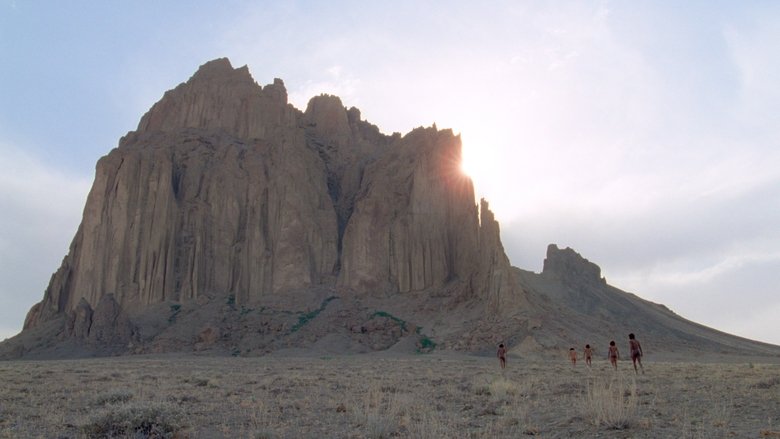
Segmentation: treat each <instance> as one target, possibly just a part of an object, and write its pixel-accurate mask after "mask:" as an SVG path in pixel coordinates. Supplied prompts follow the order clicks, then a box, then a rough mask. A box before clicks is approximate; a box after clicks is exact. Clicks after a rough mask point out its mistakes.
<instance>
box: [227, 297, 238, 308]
mask: <svg viewBox="0 0 780 439" xmlns="http://www.w3.org/2000/svg"><path fill="white" fill-rule="evenodd" d="M225 304H226V305H227V306H229V307H231V308H234V307H235V306H236V295H235V294H231V295H229V296H227V301H226V302H225Z"/></svg>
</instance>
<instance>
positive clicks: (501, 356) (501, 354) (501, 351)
mask: <svg viewBox="0 0 780 439" xmlns="http://www.w3.org/2000/svg"><path fill="white" fill-rule="evenodd" d="M496 356H497V357H498V361H499V363H501V369H505V368H506V347H504V343H501V344H499V345H498V352H496Z"/></svg>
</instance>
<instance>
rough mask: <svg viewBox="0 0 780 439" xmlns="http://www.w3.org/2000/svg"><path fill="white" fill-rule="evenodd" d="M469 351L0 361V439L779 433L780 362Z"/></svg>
mask: <svg viewBox="0 0 780 439" xmlns="http://www.w3.org/2000/svg"><path fill="white" fill-rule="evenodd" d="M619 366H620V370H619V371H617V372H614V371H613V370H611V369H610V368H609V365H608V363H607V362H606V361H605V360H597V361H595V362H594V365H593V368H592V369H589V368H587V367H586V366H585V365H584V364H579V363H578V364H577V367H576V368H572V367H571V366H570V365H569V364H567V363H566V361H565V358H562V359H561V361H558V362H555V363H544V362H542V361H541V360H536V361H531V360H521V359H516V358H510V360H509V367H508V368H507V369H506V370H505V371H504V372H503V373H502V371H500V369H499V368H498V363H497V361H496V360H495V359H493V358H484V357H470V356H462V355H448V354H430V355H408V356H388V355H386V354H385V355H355V356H333V357H327V356H322V357H307V356H293V355H290V356H286V357H285V356H267V357H258V358H232V357H230V358H214V357H191V356H175V357H123V358H108V359H88V360H69V361H40V362H22V361H19V362H0V380H1V382H2V384H1V385H0V386H1V387H0V437H1V438H102V437H131V438H145V437H177V438H222V437H224V438H323V437H333V438H396V437H398V438H503V437H530V436H535V437H543V438H547V437H605V438H634V437H638V438H658V437H674V438H719V437H723V438H732V437H737V438H743V437H744V438H761V437H770V438H771V437H777V438H780V365H778V364H759V363H756V364H753V363H747V362H745V363H741V364H739V363H701V364H697V363H675V362H646V364H645V369H646V374H645V375H638V376H635V375H634V372H633V370H632V369H631V365H630V362H626V361H621V363H620V365H619Z"/></svg>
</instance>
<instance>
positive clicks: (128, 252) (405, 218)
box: [0, 59, 780, 358]
mask: <svg viewBox="0 0 780 439" xmlns="http://www.w3.org/2000/svg"><path fill="white" fill-rule="evenodd" d="M460 159H461V141H460V137H459V136H456V135H454V134H453V133H452V131H451V130H438V129H437V128H436V127H435V126H434V127H430V128H417V129H415V130H413V131H411V132H409V133H408V134H406V135H403V136H402V135H400V134H397V133H396V134H393V135H385V134H383V133H381V132H380V131H379V129H378V128H377V127H376V126H374V125H372V124H370V123H368V122H366V121H364V120H362V119H361V114H360V111H359V110H358V109H356V108H354V107H353V108H349V109H347V108H345V107H344V106H343V104H342V102H341V100H340V99H339V98H338V97H335V96H328V95H321V96H317V97H314V98H312V99H311V100H310V102H309V104H308V106H307V108H306V111H304V112H301V111H300V110H298V109H296V108H294V107H293V106H292V105H290V104H289V103H288V102H287V91H286V89H285V87H284V84H283V82H282V81H281V80H279V79H276V80H274V82H273V83H272V84H269V85H266V86H264V87H261V86H260V85H258V84H257V83H256V82H255V81H254V80H253V79H252V77H251V75H250V74H249V70H248V69H247V67H241V68H238V69H234V68H233V67H232V66H231V65H230V62H229V61H228V60H227V59H217V60H214V61H210V62H208V63H206V64H204V65H203V66H201V67H200V69H199V70H198V71H197V72H196V73H195V74H194V75H193V76H192V77H191V78H190V79H189V80H188V81H187V82H186V83H183V84H180V85H179V86H177V87H176V88H175V89H173V90H170V91H168V92H166V93H165V95H164V96H163V97H162V99H161V100H160V101H159V102H157V103H156V104H155V105H154V106H153V107H152V108H151V110H149V112H148V113H147V114H146V115H144V116H143V117H142V118H141V121H140V123H139V124H138V129H137V130H136V131H133V132H130V133H128V134H127V135H126V136H125V137H123V138H122V139H121V140H120V142H119V146H118V147H117V148H115V149H114V150H112V151H111V152H110V153H109V154H108V155H106V156H105V157H103V158H101V159H100V161H99V162H98V164H97V168H96V174H95V181H94V184H93V186H92V189H91V191H90V193H89V196H88V199H87V202H86V206H85V208H84V215H83V219H82V223H81V225H80V226H79V228H78V231H77V232H76V235H75V237H74V239H73V242H72V244H71V247H70V251H69V253H68V255H67V256H66V257H65V258H64V260H63V262H62V265H61V266H60V268H59V269H58V270H57V271H56V272H55V273H54V275H53V276H52V278H51V281H50V284H49V286H48V288H47V289H46V291H45V293H44V297H43V300H42V301H41V302H40V303H38V304H36V305H35V306H33V308H32V309H31V310H30V311H29V313H28V315H27V318H26V320H25V324H24V331H23V332H22V333H21V334H20V335H19V336H17V337H15V338H13V339H10V340H8V341H6V342H5V343H3V344H2V345H0V355H2V356H5V357H19V356H26V357H30V358H35V357H36V356H37V357H41V358H44V357H47V358H48V357H63V356H82V355H107V354H122V353H145V352H166V351H192V350H207V351H213V352H216V353H225V352H230V353H232V354H234V355H261V354H264V353H267V352H270V351H273V350H277V349H281V348H290V347H297V348H307V349H311V350H327V351H333V352H366V351H371V350H380V349H399V350H401V351H404V350H407V351H411V350H421V349H422V350H430V349H431V348H432V347H433V346H435V345H438V348H445V349H458V350H467V351H476V352H488V351H491V350H492V349H493V346H494V344H495V343H497V342H499V341H503V342H506V343H508V344H509V345H510V347H512V349H514V351H515V352H521V353H526V354H527V353H539V354H544V353H550V352H556V351H557V350H558V349H565V348H567V347H568V346H569V345H575V346H579V345H580V344H582V345H584V344H585V343H591V344H597V343H599V342H603V340H602V339H604V338H610V336H611V335H612V334H616V335H615V336H614V337H612V338H617V336H620V337H624V334H623V333H624V332H625V333H627V332H628V331H629V330H631V331H633V332H637V333H638V334H640V335H644V336H647V337H652V339H653V340H655V341H658V342H659V346H663V348H664V349H668V350H670V351H680V352H681V351H685V350H686V349H702V350H707V351H717V352H722V353H754V354H778V353H780V348H778V347H776V346H771V345H766V344H763V343H757V342H752V341H749V340H744V339H740V338H737V337H733V336H730V335H727V334H723V333H720V332H717V331H714V330H711V329H709V328H705V327H703V326H700V325H697V324H694V323H692V322H689V321H687V320H684V319H682V318H680V317H678V316H676V315H675V314H674V313H672V312H671V311H669V310H668V309H666V308H665V307H663V306H660V305H656V304H652V303H650V302H647V301H644V300H642V299H640V298H638V297H636V296H634V295H632V294H628V293H625V292H622V291H620V290H617V289H615V288H613V287H610V286H609V285H607V284H606V281H605V280H604V279H603V278H602V277H601V276H600V269H599V268H598V266H596V265H595V264H592V263H590V262H588V261H587V260H585V259H583V258H582V257H581V256H580V255H579V254H577V253H576V252H574V251H573V250H571V249H568V248H567V249H563V250H560V249H558V248H557V247H556V246H555V245H551V246H550V247H549V248H548V252H547V259H546V260H545V264H544V270H543V272H542V273H541V274H535V273H531V272H527V271H523V270H520V269H518V268H514V267H512V266H511V265H510V262H509V260H508V258H507V257H506V255H505V253H504V249H503V246H502V244H501V239H500V233H499V225H498V223H497V222H496V220H495V218H494V217H493V213H492V212H491V211H490V209H489V207H488V203H487V202H486V201H485V200H482V201H481V202H480V203H479V205H477V204H476V203H475V198H474V190H473V186H472V182H471V180H470V179H469V178H468V177H467V176H465V175H463V173H462V172H461V171H460ZM33 334H37V335H36V336H33ZM36 340H37V341H36ZM41 340H42V341H41Z"/></svg>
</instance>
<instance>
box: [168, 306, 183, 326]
mask: <svg viewBox="0 0 780 439" xmlns="http://www.w3.org/2000/svg"><path fill="white" fill-rule="evenodd" d="M179 311H181V305H179V304H178V303H174V304H173V305H171V315H170V317H168V323H173V322H175V321H176V316H177V315H179Z"/></svg>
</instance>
